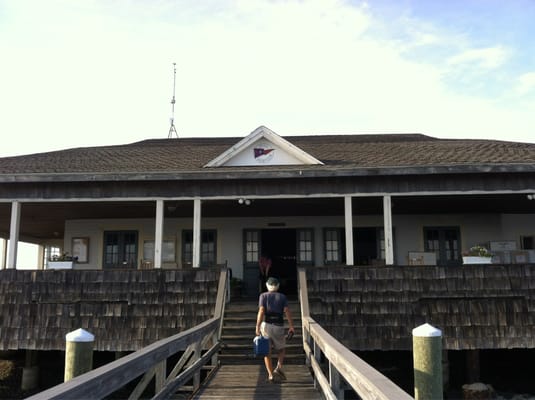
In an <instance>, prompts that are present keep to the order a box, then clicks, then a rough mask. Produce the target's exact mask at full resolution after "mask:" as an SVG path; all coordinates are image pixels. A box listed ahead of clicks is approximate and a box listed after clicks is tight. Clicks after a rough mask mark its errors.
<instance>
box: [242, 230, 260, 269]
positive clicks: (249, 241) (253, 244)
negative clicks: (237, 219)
mask: <svg viewBox="0 0 535 400" xmlns="http://www.w3.org/2000/svg"><path fill="white" fill-rule="evenodd" d="M259 258H260V232H259V231H245V262H247V263H256V262H258V259H259Z"/></svg>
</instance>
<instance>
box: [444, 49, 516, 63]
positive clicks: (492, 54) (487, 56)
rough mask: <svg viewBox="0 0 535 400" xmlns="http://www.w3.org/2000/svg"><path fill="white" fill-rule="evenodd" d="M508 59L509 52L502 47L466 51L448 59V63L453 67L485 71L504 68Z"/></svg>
mask: <svg viewBox="0 0 535 400" xmlns="http://www.w3.org/2000/svg"><path fill="white" fill-rule="evenodd" d="M507 58H508V51H507V50H506V49H505V48H504V47H502V46H494V47H486V48H480V49H470V50H465V51H463V52H461V53H459V54H456V55H454V56H452V57H450V58H448V60H447V63H448V64H449V65H453V66H473V67H477V68H484V69H495V68H498V67H500V66H502V65H503V64H504V63H505V61H507Z"/></svg>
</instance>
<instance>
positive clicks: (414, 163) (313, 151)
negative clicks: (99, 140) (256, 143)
mask: <svg viewBox="0 0 535 400" xmlns="http://www.w3.org/2000/svg"><path fill="white" fill-rule="evenodd" d="M240 139H241V138H236V137H233V138H179V139H152V140H144V141H141V142H137V143H132V144H126V145H119V146H103V147H87V148H75V149H68V150H61V151H53V152H47V153H38V154H31V155H24V156H17V157H6V158H0V176H1V175H13V174H26V175H30V174H111V173H113V174H142V173H156V172H158V173H168V174H173V173H184V172H192V173H203V172H207V168H203V165H205V164H206V163H208V162H209V161H210V160H212V159H214V158H215V157H217V156H218V155H220V154H221V153H223V152H224V151H225V150H227V149H228V148H229V147H231V146H233V145H234V144H236V143H237V142H238V141H239V140H240ZM284 139H286V140H288V141H289V142H290V143H292V144H294V145H295V146H298V147H299V148H301V149H302V150H304V151H305V152H307V153H309V154H310V155H311V156H313V157H315V158H317V159H318V160H320V161H321V162H323V163H324V164H325V165H315V166H298V168H300V169H302V168H305V169H314V170H318V169H319V170H329V169H355V168H368V169H369V168H372V169H373V168H396V167H427V168H429V167H438V166H462V165H501V166H506V165H517V166H518V165H533V164H535V144H529V143H514V142H505V141H496V140H457V139H437V138H433V137H429V136H425V135H421V134H383V135H317V136H287V137H284ZM258 168H262V169H270V168H272V169H281V168H282V169H295V168H296V166H285V167H280V166H278V167H277V166H272V167H269V166H262V167H241V168H239V169H240V170H241V171H244V170H257V169H258ZM233 169H236V167H220V168H211V169H210V173H214V170H218V171H226V172H228V171H229V170H233ZM215 172H217V171H215Z"/></svg>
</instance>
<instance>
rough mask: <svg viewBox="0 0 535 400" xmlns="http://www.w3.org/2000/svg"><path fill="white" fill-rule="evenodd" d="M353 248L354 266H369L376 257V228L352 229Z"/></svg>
mask: <svg viewBox="0 0 535 400" xmlns="http://www.w3.org/2000/svg"><path fill="white" fill-rule="evenodd" d="M353 248H354V249H355V265H371V264H372V260H376V259H377V258H379V257H378V256H377V248H378V238H377V228H355V229H353Z"/></svg>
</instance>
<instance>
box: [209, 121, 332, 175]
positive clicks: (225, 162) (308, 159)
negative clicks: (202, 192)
mask: <svg viewBox="0 0 535 400" xmlns="http://www.w3.org/2000/svg"><path fill="white" fill-rule="evenodd" d="M257 151H258V153H257ZM254 165H323V163H322V162H321V161H319V160H318V159H316V158H315V157H313V156H311V155H310V154H308V153H307V152H305V151H303V150H301V149H300V148H299V147H297V146H294V145H293V144H291V143H290V142H288V141H287V140H286V139H283V138H282V137H281V136H279V135H277V134H276V133H275V132H273V131H272V130H271V129H268V128H266V127H265V126H259V127H258V128H256V129H255V130H254V131H253V132H251V133H250V134H249V135H247V136H246V137H245V138H243V139H242V140H240V141H239V142H238V143H236V144H235V145H234V146H232V147H230V148H229V149H227V150H226V151H224V152H223V153H221V154H220V155H219V156H217V157H216V158H214V159H213V160H212V161H210V162H209V163H207V164H206V165H204V168H213V167H222V166H254Z"/></svg>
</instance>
